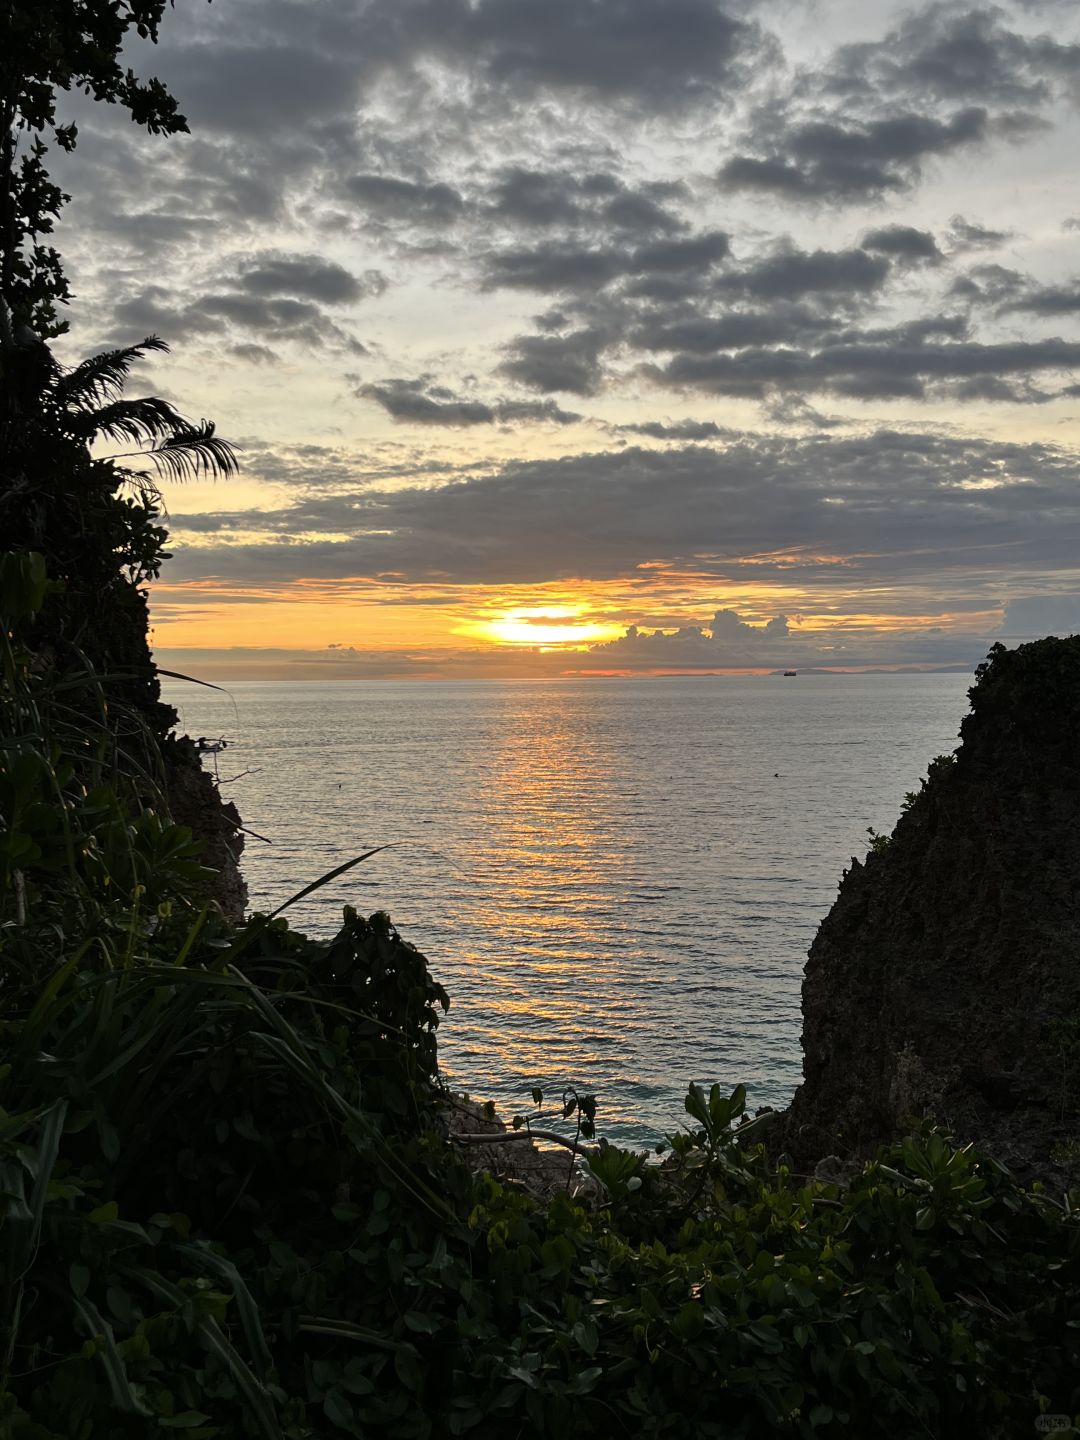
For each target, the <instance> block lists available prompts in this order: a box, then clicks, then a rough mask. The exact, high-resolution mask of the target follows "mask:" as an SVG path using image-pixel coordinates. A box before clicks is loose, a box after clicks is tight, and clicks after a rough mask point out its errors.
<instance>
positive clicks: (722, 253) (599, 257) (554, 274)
mask: <svg viewBox="0 0 1080 1440" xmlns="http://www.w3.org/2000/svg"><path fill="white" fill-rule="evenodd" d="M730 248H731V242H730V239H729V237H728V235H727V234H726V233H725V232H724V231H722V230H708V231H702V232H701V233H699V234H697V235H689V236H681V237H665V238H662V239H657V240H652V241H649V242H647V243H645V244H642V245H638V246H626V245H622V244H618V243H614V242H612V243H606V244H605V243H599V244H588V245H581V244H576V243H572V242H569V241H565V240H561V239H560V240H555V241H550V242H547V241H546V242H543V243H541V244H539V245H533V246H529V247H522V248H517V249H504V250H498V251H493V252H492V253H491V254H489V255H488V256H487V258H486V261H485V266H484V282H483V283H484V287H485V288H486V289H489V290H496V289H516V290H535V291H539V292H541V293H560V292H561V293H566V292H568V291H574V290H585V291H589V292H592V291H595V290H597V289H603V287H604V286H606V285H610V284H611V283H612V282H613V281H615V280H620V279H627V278H633V279H636V280H638V281H639V282H647V281H648V280H649V279H651V278H652V277H656V276H661V277H668V276H673V275H674V276H692V277H694V281H695V283H697V281H698V280H699V279H700V278H701V277H702V276H703V275H704V274H705V273H706V272H708V271H709V270H710V269H711V268H712V267H713V266H714V265H718V264H719V263H720V262H721V261H723V260H725V259H726V258H727V255H728V253H729V250H730Z"/></svg>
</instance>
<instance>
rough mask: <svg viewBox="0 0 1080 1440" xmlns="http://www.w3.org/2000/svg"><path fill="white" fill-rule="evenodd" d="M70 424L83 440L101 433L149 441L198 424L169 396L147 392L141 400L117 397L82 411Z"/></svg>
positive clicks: (107, 437)
mask: <svg viewBox="0 0 1080 1440" xmlns="http://www.w3.org/2000/svg"><path fill="white" fill-rule="evenodd" d="M68 428H69V430H70V431H71V433H72V434H73V435H76V436H78V437H79V438H80V439H82V440H87V441H89V440H94V439H96V438H98V437H100V438H102V439H105V440H124V441H127V443H128V444H132V445H145V444H147V443H148V442H150V441H155V442H157V441H161V440H167V439H168V438H169V436H170V435H175V434H177V433H178V432H183V431H186V430H190V429H192V428H194V427H193V426H192V424H191V421H190V420H186V419H185V418H184V416H183V415H181V414H180V411H179V410H177V409H176V407H175V406H174V405H171V404H170V403H169V401H168V400H162V399H161V397H160V396H159V395H144V396H143V397H142V398H141V399H139V400H114V401H113V402H112V404H111V405H102V406H101V407H100V409H95V410H83V411H80V412H79V413H77V414H75V415H73V416H72V417H71V420H70V422H69V426H68Z"/></svg>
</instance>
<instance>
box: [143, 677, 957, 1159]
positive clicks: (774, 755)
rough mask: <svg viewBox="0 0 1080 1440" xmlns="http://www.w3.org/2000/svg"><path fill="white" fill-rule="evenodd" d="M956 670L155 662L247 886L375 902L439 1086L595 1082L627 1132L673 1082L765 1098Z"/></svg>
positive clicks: (789, 1086)
mask: <svg viewBox="0 0 1080 1440" xmlns="http://www.w3.org/2000/svg"><path fill="white" fill-rule="evenodd" d="M971 683H972V680H971V677H970V676H967V675H913V674H902V675H800V676H797V677H793V678H782V677H780V676H768V677H764V676H755V677H726V676H724V677H716V676H709V677H704V676H702V677H698V676H686V677H684V676H679V677H664V678H648V679H581V680H561V681H560V680H556V681H551V680H542V681H541V680H538V681H498V682H495V681H491V682H489V681H471V682H470V681H432V682H420V681H403V682H397V681H375V682H371V681H363V682H337V683H326V684H301V683H273V682H263V681H258V682H257V681H249V682H242V683H236V684H233V685H230V686H229V687H228V689H227V691H226V692H216V691H211V690H206V689H202V688H200V687H197V686H194V685H188V684H181V683H179V682H172V681H170V682H167V684H166V686H165V693H166V698H167V699H168V700H169V701H170V703H172V704H174V705H176V706H177V708H178V709H179V710H180V712H181V729H182V730H186V731H187V732H188V733H189V734H191V735H192V736H206V737H209V738H212V739H218V738H224V739H225V740H226V741H227V748H226V749H225V750H223V751H222V752H221V753H220V754H219V755H217V756H215V757H208V758H207V761H206V763H207V764H208V766H209V767H210V768H211V769H213V768H214V766H215V765H216V767H217V772H218V775H219V778H220V781H221V784H222V791H223V794H225V795H226V796H227V797H228V798H229V799H232V800H234V801H235V802H236V803H237V805H238V806H239V809H240V812H241V814H242V816H243V818H244V823H245V825H246V826H247V827H248V828H249V829H250V830H252V831H255V832H257V833H258V834H259V835H260V836H262V837H264V839H262V840H259V839H255V838H253V837H249V838H248V840H247V848H246V852H245V856H244V871H245V875H246V877H247V882H248V887H249V890H250V896H251V904H252V907H253V908H258V909H269V908H272V907H273V906H275V905H278V904H280V903H281V902H283V901H284V900H286V899H288V898H289V896H290V895H293V894H295V893H296V892H297V891H299V890H300V889H302V888H303V887H304V886H305V885H307V884H308V883H310V882H311V881H312V880H315V879H317V878H318V877H319V876H320V875H322V874H325V873H326V872H327V871H329V870H332V869H333V868H334V867H335V866H336V865H339V864H341V863H342V862H343V861H344V860H347V859H349V858H350V857H351V856H353V855H357V854H359V853H361V852H362V851H364V850H367V849H370V848H372V847H374V846H377V845H385V846H387V847H389V848H387V849H386V850H384V851H382V852H381V853H380V854H378V855H375V856H373V857H372V858H371V859H369V860H367V861H365V862H364V863H363V864H362V865H359V866H357V867H356V868H355V869H354V870H352V871H351V872H349V873H348V874H347V875H345V876H343V877H341V879H340V880H338V881H336V882H333V883H332V884H330V885H328V886H326V887H325V888H323V889H322V890H320V891H319V892H317V894H315V895H313V896H311V897H310V898H308V899H307V900H305V901H301V902H300V903H298V904H297V905H295V906H294V907H293V908H292V910H291V911H290V912H289V913H290V915H291V919H292V922H293V924H294V925H296V926H298V927H299V928H301V929H307V930H308V931H309V932H310V933H313V934H320V935H322V934H327V933H330V932H331V931H332V929H333V927H334V924H335V921H336V920H337V919H338V918H340V911H341V906H342V905H344V904H351V905H355V906H356V907H357V908H358V909H360V910H361V911H364V912H365V913H370V912H372V911H375V910H386V911H388V912H389V913H390V915H391V917H392V919H393V921H394V923H395V925H396V926H397V928H398V929H399V930H400V931H401V933H402V935H404V936H405V938H406V939H407V940H410V941H411V942H412V943H413V944H415V945H416V946H417V947H418V948H419V949H420V950H422V951H423V952H424V954H425V955H426V956H427V957H428V960H429V963H430V966H431V969H432V971H433V973H434V974H435V976H436V978H437V979H438V980H439V981H440V982H441V983H442V984H443V985H444V986H445V987H446V989H447V990H448V991H449V993H450V998H451V1009H450V1013H449V1015H448V1016H447V1017H446V1018H445V1019H444V1021H443V1024H442V1026H441V1027H440V1031H439V1035H440V1056H441V1062H442V1065H443V1067H444V1069H445V1071H446V1072H447V1074H448V1076H449V1078H450V1079H451V1080H452V1082H453V1083H454V1084H455V1085H457V1086H458V1087H460V1088H461V1089H464V1090H467V1091H468V1092H469V1093H470V1094H472V1095H473V1096H474V1097H475V1098H477V1099H481V1100H487V1099H491V1100H494V1101H495V1103H496V1105H497V1106H498V1107H499V1110H500V1112H502V1113H504V1114H507V1115H512V1114H514V1113H518V1112H524V1111H525V1110H529V1109H531V1101H530V1100H529V1098H528V1096H529V1091H530V1090H531V1088H532V1087H533V1086H534V1085H539V1086H540V1087H541V1088H542V1089H544V1091H545V1092H546V1094H547V1096H548V1097H549V1098H550V1097H558V1096H560V1095H561V1093H562V1091H563V1089H564V1087H566V1086H568V1085H572V1086H575V1087H577V1088H578V1089H579V1090H580V1091H583V1092H589V1093H594V1094H595V1095H596V1096H597V1121H598V1130H599V1131H600V1133H603V1134H606V1135H608V1136H609V1138H611V1139H612V1140H613V1141H617V1142H620V1143H623V1144H637V1145H644V1144H649V1143H651V1142H652V1141H654V1140H656V1139H657V1138H659V1137H660V1136H662V1135H663V1134H665V1133H667V1132H669V1131H670V1130H672V1129H674V1128H676V1127H677V1126H678V1125H679V1123H680V1120H682V1119H683V1118H684V1115H683V1108H682V1100H683V1096H684V1095H685V1093H686V1086H687V1084H688V1083H689V1082H690V1081H691V1080H694V1081H697V1082H698V1083H700V1084H705V1085H709V1084H712V1083H713V1082H714V1081H718V1082H719V1083H720V1084H721V1085H722V1086H725V1087H729V1088H730V1087H733V1086H734V1085H735V1084H737V1083H739V1082H742V1083H744V1084H745V1085H746V1086H747V1089H748V1092H749V1100H750V1104H751V1105H755V1104H757V1105H760V1104H771V1105H783V1104H785V1103H786V1102H787V1101H788V1099H789V1098H790V1096H791V1094H792V1091H793V1090H794V1089H795V1086H796V1085H797V1084H798V1083H799V1079H800V1075H801V1054H800V1048H799V1034H800V1025H801V1021H800V1011H799V992H800V984H801V978H802V967H803V964H804V962H805V958H806V950H807V947H808V946H809V944H810V942H811V940H812V939H813V936H814V932H815V930H816V928H817V925H818V923H819V922H820V920H821V919H822V917H823V916H824V915H825V913H826V912H827V910H828V909H829V906H830V905H831V903H832V901H833V899H834V897H835V895H836V890H837V885H838V883H839V881H840V877H841V874H842V872H843V870H844V869H845V867H846V866H847V865H848V864H849V863H850V857H851V856H852V855H857V856H859V857H860V858H861V857H862V856H863V855H864V854H865V851H866V849H867V827H873V828H874V829H875V830H879V831H885V832H888V831H889V830H891V829H892V826H893V824H894V823H895V821H896V817H897V815H898V813H899V810H900V806H901V804H902V802H903V798H904V795H905V793H906V792H907V791H909V790H914V789H917V788H918V785H919V780H920V778H921V776H922V775H924V774H925V771H926V765H927V762H928V761H929V760H930V759H932V758H933V757H934V756H935V755H938V754H941V753H942V752H944V751H949V750H952V749H953V748H954V747H955V745H956V743H957V731H958V728H959V724H960V720H961V718H962V716H963V714H964V713H965V712H966V710H967V697H966V692H967V688H968V687H969V686H970V684H971Z"/></svg>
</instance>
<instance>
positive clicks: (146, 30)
mask: <svg viewBox="0 0 1080 1440" xmlns="http://www.w3.org/2000/svg"><path fill="white" fill-rule="evenodd" d="M170 3H171V0H170ZM164 12H165V0H2V3H0V297H2V300H3V305H2V306H0V342H3V343H7V344H10V342H11V340H12V337H13V334H17V333H18V331H19V327H20V326H27V327H29V328H30V329H31V330H32V331H33V332H34V333H35V334H37V335H38V336H41V337H44V338H48V337H50V336H53V335H58V334H61V333H62V332H63V331H64V330H66V329H67V323H66V321H63V320H61V319H60V317H59V315H58V313H57V309H56V306H57V303H58V302H59V303H66V302H67V300H68V299H69V296H70V291H69V288H68V282H67V278H66V277H65V275H64V272H63V267H62V264H61V260H60V256H59V254H58V253H57V251H56V250H55V249H54V248H53V247H52V246H51V245H49V244H48V242H47V238H45V237H48V236H49V235H50V234H51V232H52V230H53V225H54V222H55V220H56V218H57V216H58V215H59V214H60V211H61V209H62V208H63V206H64V204H65V203H66V202H67V200H68V199H69V197H68V196H67V195H65V194H64V192H63V191H62V190H61V189H60V187H59V186H58V185H56V184H55V183H54V182H53V181H52V180H51V179H50V177H49V172H48V170H47V169H46V165H45V160H46V157H47V155H48V152H49V145H50V142H51V143H52V144H55V145H57V146H58V147H59V148H60V149H61V150H65V151H70V150H73V149H74V148H75V144H76V141H77V138H78V130H77V127H76V126H75V125H74V124H60V123H58V121H57V115H56V101H57V92H58V91H60V90H64V91H71V90H75V89H78V90H81V91H82V92H83V93H84V94H85V95H88V96H90V97H91V98H92V99H94V100H98V101H101V102H103V103H105V104H114V105H120V106H122V107H123V108H124V109H125V110H127V112H128V114H129V115H130V116H131V118H132V120H134V121H135V122H136V124H139V125H143V126H145V127H146V129H147V130H149V131H150V133H151V134H155V135H157V134H161V135H173V134H176V133H177V132H180V131H186V130H187V128H188V127H187V121H186V120H185V119H184V116H183V115H182V114H181V113H180V111H179V109H178V107H177V103H176V100H175V99H174V98H173V96H172V95H170V94H169V92H168V90H167V89H166V88H165V86H164V85H163V84H162V82H161V81H160V80H156V79H151V80H147V81H142V80H139V79H138V78H137V77H136V76H135V74H134V72H133V71H132V70H130V69H128V68H126V67H125V66H124V65H122V63H121V59H120V56H121V52H122V49H123V46H124V42H125V40H126V39H127V38H128V35H129V32H131V31H132V30H133V31H134V32H135V33H136V35H138V36H139V37H140V38H142V39H144V40H150V41H152V42H154V43H156V42H157V38H158V27H159V25H160V23H161V19H162V16H163V14H164ZM4 307H6V309H5V308H4Z"/></svg>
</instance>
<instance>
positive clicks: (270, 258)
mask: <svg viewBox="0 0 1080 1440" xmlns="http://www.w3.org/2000/svg"><path fill="white" fill-rule="evenodd" d="M387 283H388V282H387V279H386V276H385V275H383V274H382V273H381V272H380V271H378V270H369V271H367V272H366V273H365V274H364V275H363V276H362V277H359V278H358V277H357V276H356V275H353V274H352V273H351V272H350V271H348V270H346V269H345V267H344V266H343V265H338V264H336V263H335V262H333V261H330V260H324V259H322V258H321V257H320V256H318V255H287V254H283V253H281V252H280V251H266V252H263V253H262V254H259V255H253V256H251V257H250V258H248V259H245V260H244V261H243V262H242V263H241V267H240V285H241V287H242V288H243V289H244V290H247V291H249V292H250V293H252V294H254V295H294V296H302V297H304V298H306V299H308V300H316V301H319V302H320V303H322V304H324V305H343V304H348V303H350V302H356V301H358V300H362V299H365V298H367V297H368V296H371V295H381V294H382V293H383V292H384V291H385V289H386V287H387Z"/></svg>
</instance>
